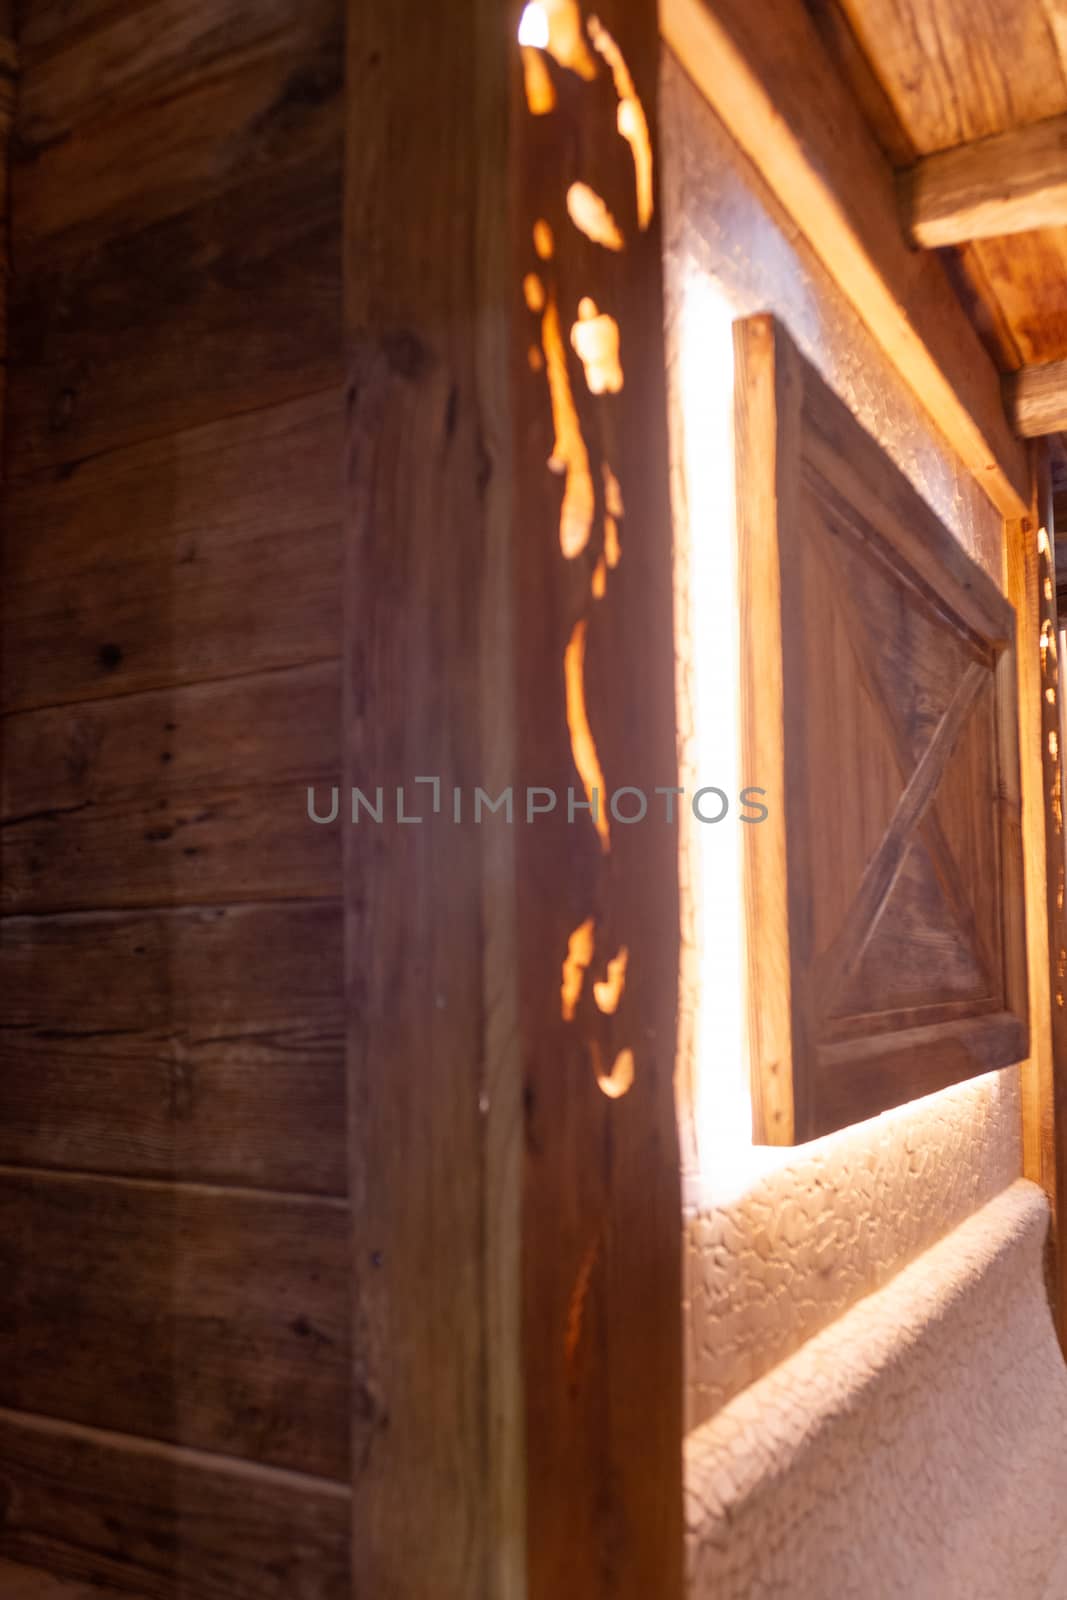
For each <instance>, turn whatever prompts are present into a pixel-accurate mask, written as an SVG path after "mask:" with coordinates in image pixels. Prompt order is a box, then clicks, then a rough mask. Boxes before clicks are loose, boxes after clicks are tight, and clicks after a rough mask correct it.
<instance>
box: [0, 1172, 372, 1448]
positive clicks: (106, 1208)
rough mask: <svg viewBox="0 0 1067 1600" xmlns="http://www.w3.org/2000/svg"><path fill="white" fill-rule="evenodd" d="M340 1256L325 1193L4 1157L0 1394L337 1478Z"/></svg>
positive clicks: (343, 1247)
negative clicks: (44, 1167)
mask: <svg viewBox="0 0 1067 1600" xmlns="http://www.w3.org/2000/svg"><path fill="white" fill-rule="evenodd" d="M348 1264H349V1243H348V1213H347V1207H346V1206H345V1205H344V1204H343V1203H342V1202H339V1201H329V1200H316V1199H298V1198H295V1197H289V1196H287V1197H280V1196H271V1195H262V1194H256V1193H252V1192H249V1191H234V1190H211V1189H193V1188H189V1187H184V1186H181V1185H176V1184H152V1183H144V1182H139V1181H133V1180H121V1179H104V1178H100V1179H97V1178H87V1177H74V1176H67V1175H58V1174H57V1175H52V1174H45V1173H34V1172H20V1171H17V1170H16V1169H14V1168H4V1169H3V1170H0V1267H2V1272H3V1281H4V1316H3V1319H2V1320H0V1404H3V1405H6V1406H9V1407H11V1408H12V1409H14V1410H19V1411H27V1412H40V1413H42V1414H43V1415H45V1416H53V1417H64V1418H66V1419H69V1420H71V1421H74V1422H80V1423H85V1424H88V1425H90V1426H94V1425H95V1426H99V1427H109V1428H114V1429H116V1430H118V1431H123V1432H128V1433H131V1434H138V1435H142V1436H144V1437H147V1438H154V1439H162V1440H168V1441H171V1442H174V1443H180V1444H184V1445H189V1446H193V1447H197V1448H200V1449H204V1450H212V1451H217V1452H220V1453H222V1454H224V1455H230V1456H240V1457H242V1458H244V1459H246V1460H250V1461H260V1462H265V1463H270V1464H273V1465H275V1466H281V1467H287V1468H296V1469H299V1470H301V1471H305V1472H310V1473H314V1474H317V1475H320V1476H323V1477H330V1478H338V1479H345V1478H346V1477H347V1471H348V1428H349V1421H348V1407H347V1399H346V1397H347V1392H348V1363H349V1359H350V1357H349V1349H348V1332H347V1308H346V1306H345V1301H344V1299H343V1297H342V1296H340V1295H339V1294H338V1292H337V1286H338V1284H339V1283H342V1282H344V1281H345V1279H346V1277H347V1274H348ZM2 1459H3V1457H2V1455H0V1460H2Z"/></svg>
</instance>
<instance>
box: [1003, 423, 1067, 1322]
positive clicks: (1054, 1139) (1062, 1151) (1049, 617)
mask: <svg viewBox="0 0 1067 1600" xmlns="http://www.w3.org/2000/svg"><path fill="white" fill-rule="evenodd" d="M1035 457H1036V459H1035V474H1034V479H1035V482H1034V495H1033V501H1032V508H1031V512H1030V515H1029V516H1028V517H1026V518H1022V519H1020V521H1018V522H1014V523H1009V524H1008V525H1007V528H1006V530H1005V589H1006V592H1007V595H1008V599H1009V600H1010V601H1011V603H1012V604H1013V606H1014V607H1015V613H1016V623H1017V628H1018V693H1019V756H1020V768H1021V770H1020V777H1021V787H1022V834H1023V842H1024V876H1025V888H1026V893H1025V914H1026V942H1027V956H1028V965H1029V974H1030V1055H1029V1058H1028V1060H1027V1061H1025V1062H1024V1063H1023V1065H1022V1079H1021V1083H1022V1103H1023V1171H1024V1173H1025V1175H1026V1176H1027V1177H1028V1178H1032V1179H1033V1181H1034V1182H1035V1183H1040V1184H1041V1186H1042V1187H1043V1188H1044V1189H1045V1190H1046V1192H1047V1194H1048V1196H1049V1200H1050V1202H1051V1205H1052V1227H1053V1243H1052V1256H1051V1265H1052V1275H1051V1284H1050V1287H1051V1291H1052V1306H1053V1313H1054V1315H1055V1318H1056V1325H1057V1328H1058V1331H1059V1336H1060V1342H1061V1344H1063V1345H1064V1347H1065V1348H1067V1236H1065V1211H1064V1208H1065V1205H1067V1004H1065V1001H1067V907H1065V904H1064V890H1065V866H1067V861H1065V853H1064V832H1063V774H1062V766H1061V761H1060V750H1059V743H1060V733H1061V725H1060V706H1059V703H1058V697H1059V695H1060V693H1061V686H1060V681H1059V663H1058V654H1059V647H1058V636H1057V619H1056V596H1055V574H1054V570H1053V557H1052V540H1053V537H1054V531H1055V530H1054V527H1053V525H1052V515H1053V512H1052V497H1051V487H1050V483H1049V474H1048V466H1047V458H1046V455H1045V450H1044V447H1043V446H1038V447H1037V449H1036V451H1035Z"/></svg>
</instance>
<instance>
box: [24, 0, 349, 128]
mask: <svg viewBox="0 0 1067 1600" xmlns="http://www.w3.org/2000/svg"><path fill="white" fill-rule="evenodd" d="M17 9H18V12H19V17H18V40H19V54H20V58H21V60H22V63H23V68H24V77H25V82H24V84H23V86H22V91H21V94H20V100H19V129H20V140H21V144H22V147H23V153H25V154H30V153H33V152H36V151H39V150H41V149H43V148H45V147H47V146H49V145H52V144H55V143H57V142H58V141H59V140H60V139H62V138H64V137H65V136H67V135H69V134H70V133H71V132H72V131H73V130H74V129H75V128H76V127H77V128H78V129H79V131H80V132H82V133H83V134H84V133H85V132H87V131H89V130H91V129H92V128H94V127H96V126H97V125H98V124H100V123H107V122H109V121H111V120H112V119H114V118H115V117H116V116H117V115H121V114H122V113H123V112H125V111H126V110H127V109H128V108H129V107H130V106H132V105H138V106H141V107H143V108H145V109H146V110H150V109H151V107H152V105H153V103H154V102H155V101H156V100H157V99H160V98H165V97H172V98H180V97H181V96H182V95H183V94H185V93H188V92H190V91H193V90H195V89H196V88H197V86H198V85H200V84H202V83H203V82H205V81H206V80H209V79H217V78H219V77H224V76H225V75H226V74H227V73H228V72H231V71H233V70H234V69H239V68H241V67H244V66H246V65H251V64H254V63H258V62H266V61H271V60H273V59H274V58H275V57H276V56H277V55H278V53H279V51H280V50H281V49H282V48H284V49H285V50H287V51H288V54H289V60H290V67H291V69H292V70H293V71H294V72H295V71H297V70H299V69H300V67H301V66H302V65H303V64H304V63H306V64H307V65H308V67H309V68H310V67H313V66H314V64H315V59H316V53H317V51H318V49H319V48H320V47H321V46H322V44H323V42H324V40H325V39H326V37H327V36H328V35H329V34H330V33H331V31H332V34H333V44H332V47H333V50H334V53H335V54H336V53H337V51H338V46H339V34H340V26H341V20H342V17H343V13H342V11H341V9H340V7H339V6H338V5H337V3H336V0H303V3H302V4H301V5H299V6H294V5H293V3H292V0H256V3H255V4H250V3H249V0H212V4H211V5H209V6H205V5H202V4H199V3H198V0H126V4H124V5H117V4H115V3H114V0H59V3H58V4H53V3H52V0H17Z"/></svg>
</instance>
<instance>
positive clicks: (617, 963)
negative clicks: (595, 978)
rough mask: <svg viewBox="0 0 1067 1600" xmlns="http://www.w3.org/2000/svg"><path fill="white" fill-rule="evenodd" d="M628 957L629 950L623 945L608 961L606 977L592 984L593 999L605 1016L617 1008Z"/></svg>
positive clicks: (612, 1013) (624, 983)
mask: <svg viewBox="0 0 1067 1600" xmlns="http://www.w3.org/2000/svg"><path fill="white" fill-rule="evenodd" d="M629 959H630V952H629V951H628V950H627V948H626V946H625V945H623V947H622V949H621V950H620V951H619V953H618V955H617V956H614V957H613V958H612V959H611V960H610V961H609V962H608V975H607V977H606V978H604V979H602V981H601V982H600V983H594V985H593V999H594V1000H595V1001H596V1003H597V1007H598V1009H599V1010H600V1011H602V1012H603V1013H604V1015H605V1016H606V1017H612V1016H614V1015H615V1012H616V1011H617V1010H618V1009H619V1001H620V1000H621V999H622V995H623V990H624V989H625V988H626V963H627V961H628V960H629Z"/></svg>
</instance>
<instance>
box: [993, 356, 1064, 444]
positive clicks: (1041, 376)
mask: <svg viewBox="0 0 1067 1600" xmlns="http://www.w3.org/2000/svg"><path fill="white" fill-rule="evenodd" d="M1004 401H1005V404H1006V406H1007V408H1008V412H1009V414H1010V416H1011V420H1012V425H1013V427H1014V428H1015V431H1016V433H1018V434H1019V435H1020V436H1021V437H1022V438H1024V439H1038V438H1040V437H1041V436H1042V435H1043V434H1047V433H1058V432H1059V431H1060V429H1061V428H1067V361H1046V362H1045V363H1043V364H1042V365H1041V366H1036V367H1023V369H1022V371H1021V372H1013V373H1012V374H1011V375H1010V377H1008V378H1006V379H1005V382H1004Z"/></svg>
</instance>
